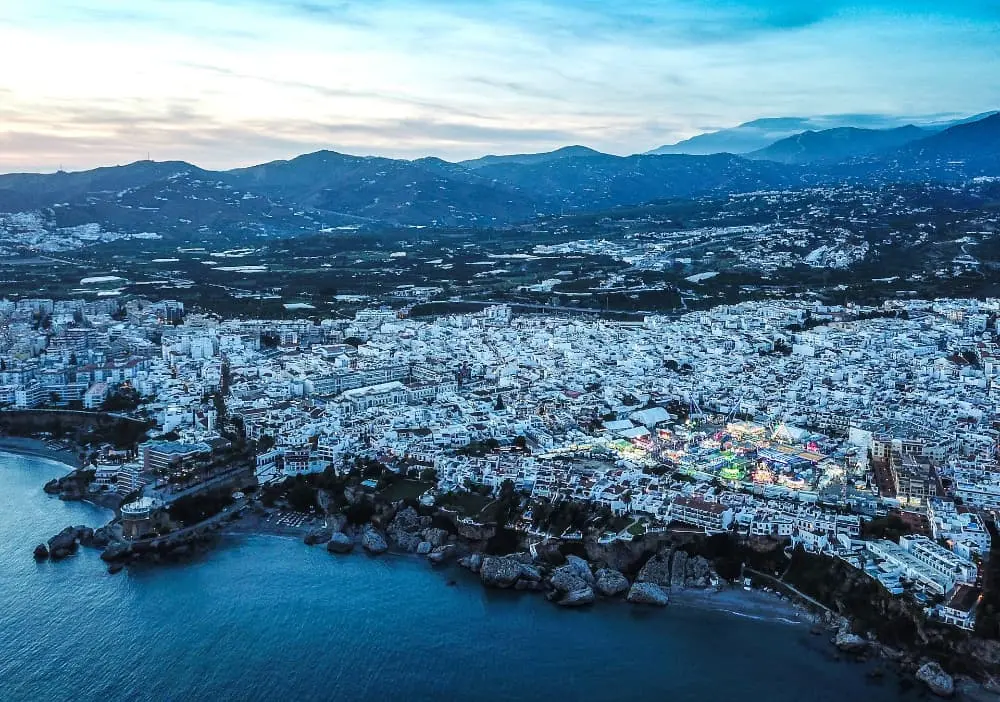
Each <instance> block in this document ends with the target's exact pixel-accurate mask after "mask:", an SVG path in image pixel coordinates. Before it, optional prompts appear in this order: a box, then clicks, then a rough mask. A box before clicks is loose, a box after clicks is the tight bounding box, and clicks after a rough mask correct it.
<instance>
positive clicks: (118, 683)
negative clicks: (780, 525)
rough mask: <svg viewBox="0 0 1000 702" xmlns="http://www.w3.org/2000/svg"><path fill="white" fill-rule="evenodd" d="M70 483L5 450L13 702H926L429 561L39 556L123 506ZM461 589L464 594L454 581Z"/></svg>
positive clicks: (745, 629) (797, 657)
mask: <svg viewBox="0 0 1000 702" xmlns="http://www.w3.org/2000/svg"><path fill="white" fill-rule="evenodd" d="M63 472H65V467H63V466H61V465H59V464H58V463H54V462H51V461H48V460H45V459H40V458H34V457H21V456H13V455H10V454H0V701H2V702H22V701H24V702H29V701H30V702H48V701H49V700H54V701H62V700H66V701H70V700H72V701H73V702H98V701H100V702H106V701H111V700H137V701H139V700H158V701H159V700H167V701H177V702H181V701H184V702H187V701H200V700H207V701H211V702H222V701H224V700H239V701H245V700H262V701H263V700H268V701H270V700H280V701H282V702H298V701H305V702H309V701H319V700H341V701H345V702H353V701H364V700H372V701H376V700H464V699H474V700H477V702H493V701H494V700H496V701H497V702H500V701H501V700H502V701H505V702H506V701H511V700H547V701H553V700H558V701H559V702H571V701H576V700H580V701H584V700H595V701H605V700H626V699H627V700H647V699H648V700H671V701H672V702H686V701H689V700H690V701H692V702H694V701H697V702H706V701H708V702H711V701H713V700H736V699H742V700H754V701H756V700H768V701H769V702H785V701H787V702H801V701H802V700H808V701H809V702H827V701H829V702H834V701H836V702H843V700H845V699H850V700H865V701H866V702H889V701H890V700H904V699H906V700H910V699H918V698H920V697H922V696H923V695H922V693H916V692H913V691H910V692H903V691H901V688H900V687H899V685H898V683H897V682H896V681H895V680H894V679H893V678H890V677H888V676H887V678H886V680H885V681H884V682H880V683H876V682H872V681H870V680H868V679H867V678H866V677H865V675H864V670H865V669H864V667H863V666H862V665H860V664H854V663H846V662H838V661H835V660H832V658H831V656H830V653H829V651H828V647H827V646H826V644H825V643H823V642H822V641H821V640H820V637H815V636H811V635H810V634H809V632H808V629H807V628H806V627H804V626H802V625H794V624H789V623H787V622H783V621H780V620H779V619H778V618H776V617H773V618H772V617H765V618H763V619H759V618H758V619H755V618H748V617H741V616H737V615H734V614H729V613H725V612H721V611H711V610H705V609H700V608H697V607H679V606H671V607H668V608H666V609H665V610H651V609H640V608H635V607H631V606H628V605H625V604H617V603H604V604H600V605H598V606H595V607H593V608H590V609H589V610H587V611H567V610H562V609H559V608H556V607H554V606H552V605H550V604H548V603H546V602H545V601H544V600H543V599H541V598H539V597H537V596H531V595H520V594H517V593H506V592H495V591H487V590H484V589H482V588H481V587H479V586H478V585H477V584H476V583H474V582H463V581H468V580H471V576H469V575H468V574H464V573H460V572H456V571H437V570H432V569H431V568H430V567H429V566H428V565H427V564H426V563H424V562H422V561H419V560H417V559H415V558H410V557H401V556H400V557H383V558H379V559H375V558H369V557H367V556H364V555H362V554H354V555H351V556H341V557H336V556H332V555H329V554H327V553H326V551H325V550H324V549H322V548H320V547H314V548H308V547H306V546H304V545H303V544H301V543H299V542H298V541H297V540H294V539H283V538H277V537H267V536H243V537H237V536H233V537H226V538H225V539H224V540H223V543H222V544H221V545H220V547H219V548H218V549H216V550H214V551H212V552H211V553H209V554H207V555H205V556H203V557H201V558H200V559H199V560H197V561H195V562H193V563H188V564H184V565H177V566H165V567H152V566H147V567H143V568H138V569H130V570H128V571H126V572H123V573H120V574H118V575H115V576H110V575H107V574H106V573H105V571H104V567H103V564H102V563H101V561H100V559H99V558H98V556H97V553H96V552H94V551H89V550H85V549H82V550H81V552H80V554H78V555H77V556H75V557H72V558H69V559H67V560H65V561H62V562H59V563H50V562H47V563H41V564H36V563H35V562H34V561H33V559H32V557H31V549H32V548H33V547H34V546H35V544H37V543H39V542H41V541H44V540H45V539H47V538H48V537H49V536H51V535H52V534H54V533H56V532H57V531H58V530H59V529H61V528H62V527H63V526H66V525H68V524H80V523H83V524H89V525H91V526H98V525H100V524H102V523H104V522H105V521H106V519H107V517H108V513H107V512H106V511H105V510H102V509H99V508H96V507H93V506H90V505H86V504H81V503H63V502H60V501H59V500H57V499H53V498H50V497H48V496H46V495H45V494H44V493H43V492H42V489H41V488H42V485H43V483H44V482H45V481H46V480H48V479H50V478H52V477H55V476H57V475H60V474H62V473H63ZM449 578H456V579H458V580H459V584H458V586H457V587H450V586H448V582H447V581H448V579H449Z"/></svg>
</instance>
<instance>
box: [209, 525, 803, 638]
mask: <svg viewBox="0 0 1000 702" xmlns="http://www.w3.org/2000/svg"><path fill="white" fill-rule="evenodd" d="M243 522H244V520H240V521H238V522H233V523H230V524H227V525H226V527H225V528H224V529H222V530H221V531H219V532H218V534H219V536H220V537H223V538H227V537H228V538H243V537H248V536H250V537H267V538H277V539H282V540H285V541H297V542H298V545H299V546H304V547H305V548H307V549H309V548H312V549H318V550H319V549H321V550H324V551H325V547H324V546H323V545H322V544H319V545H315V546H309V545H308V544H305V543H303V541H302V539H303V537H304V536H305V535H306V534H308V533H309V532H310V531H311V530H312V529H313V528H315V527H309V526H298V527H295V526H288V527H284V526H277V525H273V524H269V523H266V522H263V520H260V519H257V520H254V523H243ZM330 555H331V557H339V558H350V557H359V556H362V557H368V558H372V559H378V558H384V557H390V558H405V559H406V560H408V561H410V562H413V563H420V562H424V563H426V565H427V567H429V568H432V569H435V568H441V569H445V568H451V569H455V571H456V572H458V573H462V574H466V575H467V576H471V577H468V578H460V579H459V580H466V579H468V580H469V581H470V582H471V581H472V580H475V583H476V585H478V586H479V587H480V588H483V589H486V588H485V586H484V585H483V584H482V582H481V581H480V578H479V576H478V575H476V574H475V573H469V571H468V570H466V569H465V568H462V567H461V566H459V565H458V564H457V563H454V562H452V563H447V564H444V565H442V566H435V565H433V564H431V563H430V562H429V561H427V560H426V559H425V558H422V557H421V556H418V555H417V554H415V553H411V552H409V551H400V550H397V549H392V548H390V549H389V550H388V551H386V552H385V553H384V554H380V555H369V554H367V553H366V552H364V551H363V550H362V549H360V547H358V548H357V549H356V550H355V551H353V552H351V553H346V554H330ZM512 592H514V591H512ZM526 594H532V593H526ZM534 594H537V593H534ZM667 594H668V595H669V597H670V602H669V604H668V605H667V606H666V608H665V609H667V610H669V609H671V608H678V609H693V610H701V611H710V612H719V613H721V614H726V615H728V616H732V617H739V618H741V619H751V620H755V621H759V622H762V623H771V624H783V625H786V626H796V627H802V626H805V627H809V626H815V625H816V623H817V622H816V617H815V615H814V614H812V613H810V612H809V611H808V609H807V608H805V607H803V606H801V605H799V604H797V603H795V602H794V601H793V600H791V599H789V598H782V597H779V596H778V595H776V594H775V593H769V592H765V591H763V590H759V589H754V590H750V591H746V590H744V589H743V588H742V587H740V586H738V585H726V586H723V587H722V588H721V589H711V588H709V589H705V590H699V589H694V588H682V589H677V590H670V591H669V592H668V593H667ZM532 599H536V598H532ZM542 600H544V598H542ZM598 603H603V604H620V605H625V604H628V603H626V602H625V600H624V598H623V597H601V598H599V599H598V600H597V602H596V603H595V604H598ZM630 606H632V607H635V606H636V605H630Z"/></svg>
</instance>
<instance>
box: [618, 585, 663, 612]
mask: <svg viewBox="0 0 1000 702" xmlns="http://www.w3.org/2000/svg"><path fill="white" fill-rule="evenodd" d="M625 599H626V600H628V601H629V602H632V603H633V604H643V605H655V606H658V607H665V606H666V605H667V603H668V602H669V601H670V598H669V597H668V595H667V593H666V591H664V589H663V588H662V587H660V586H659V585H656V584H655V583H646V582H637V583H634V584H633V585H632V587H631V588H629V591H628V595H626V597H625Z"/></svg>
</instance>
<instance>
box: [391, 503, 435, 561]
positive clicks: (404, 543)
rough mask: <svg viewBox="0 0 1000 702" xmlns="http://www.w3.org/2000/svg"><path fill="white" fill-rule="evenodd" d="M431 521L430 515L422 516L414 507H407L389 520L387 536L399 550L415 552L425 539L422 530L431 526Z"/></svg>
mask: <svg viewBox="0 0 1000 702" xmlns="http://www.w3.org/2000/svg"><path fill="white" fill-rule="evenodd" d="M430 523H431V518H430V517H421V516H420V515H419V514H418V513H417V511H416V510H415V509H413V508H412V507H405V508H403V509H401V510H399V511H398V512H396V516H395V517H393V518H392V521H391V522H389V526H388V527H387V528H386V536H387V537H388V539H389V541H390V543H392V544H393V545H394V546H395V547H396V548H398V549H399V550H401V551H406V552H408V553H415V552H416V550H417V549H418V548H419V547H420V543H421V542H422V541H424V538H423V536H422V532H423V531H424V530H425V529H427V528H428V527H430Z"/></svg>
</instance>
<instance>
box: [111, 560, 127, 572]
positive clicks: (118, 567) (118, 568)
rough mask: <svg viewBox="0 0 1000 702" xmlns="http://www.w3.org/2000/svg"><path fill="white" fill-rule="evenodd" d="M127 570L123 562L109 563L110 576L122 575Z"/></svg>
mask: <svg viewBox="0 0 1000 702" xmlns="http://www.w3.org/2000/svg"><path fill="white" fill-rule="evenodd" d="M124 569H125V564H124V563H122V562H121V561H113V562H111V563H108V574H109V575H114V574H115V573H120V572H122V570H124Z"/></svg>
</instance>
